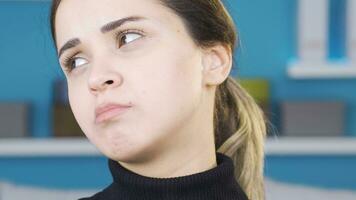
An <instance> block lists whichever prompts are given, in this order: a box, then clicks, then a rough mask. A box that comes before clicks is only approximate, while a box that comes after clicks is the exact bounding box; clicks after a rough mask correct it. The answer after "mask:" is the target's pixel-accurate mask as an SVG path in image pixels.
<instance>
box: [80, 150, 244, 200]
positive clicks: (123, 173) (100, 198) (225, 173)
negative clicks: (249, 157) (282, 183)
mask: <svg viewBox="0 0 356 200" xmlns="http://www.w3.org/2000/svg"><path fill="white" fill-rule="evenodd" d="M216 158H217V160H216V161H217V166H216V167H214V168H212V169H209V170H206V171H203V172H199V173H196V174H191V175H187V176H180V177H172V178H153V177H146V176H142V175H139V174H136V173H134V172H132V171H130V170H128V169H126V168H124V167H123V166H122V165H120V164H119V163H118V162H116V161H114V160H111V159H109V160H108V163H109V168H110V172H111V174H112V176H113V180H114V181H113V183H112V184H111V185H109V186H108V187H107V188H105V189H104V190H102V191H100V192H98V193H97V194H95V195H93V196H92V197H88V198H81V199H79V200H172V199H175V200H193V199H194V200H248V198H247V197H246V195H245V193H244V192H243V191H242V189H241V187H240V186H239V184H238V183H237V182H236V180H235V178H234V165H233V162H232V160H231V158H230V157H228V156H226V155H224V154H222V153H219V152H216Z"/></svg>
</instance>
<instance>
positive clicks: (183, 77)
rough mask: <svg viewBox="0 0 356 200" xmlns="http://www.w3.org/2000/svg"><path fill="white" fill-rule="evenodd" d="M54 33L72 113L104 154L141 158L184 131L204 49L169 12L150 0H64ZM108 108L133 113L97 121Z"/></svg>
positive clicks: (194, 104) (196, 100)
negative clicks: (101, 108)
mask: <svg viewBox="0 0 356 200" xmlns="http://www.w3.org/2000/svg"><path fill="white" fill-rule="evenodd" d="M120 19H129V20H128V21H125V22H124V23H117V22H118V21H117V20H120ZM110 22H114V23H111V24H109V23H110ZM115 22H116V23H115ZM119 24H121V26H118V25H119ZM55 28H56V37H57V41H56V43H57V47H58V51H60V49H62V48H63V46H65V47H64V49H63V50H61V55H60V63H61V67H62V69H63V70H64V72H65V76H66V78H67V82H68V95H69V101H70V105H71V108H72V111H73V113H74V116H75V118H76V120H77V121H78V124H79V125H80V127H81V129H82V130H83V132H84V133H85V135H86V136H87V137H88V139H89V140H90V141H91V142H92V143H93V144H95V145H96V146H97V147H98V148H99V149H100V150H101V151H102V152H103V153H104V154H105V155H106V156H108V157H110V158H113V159H116V160H126V161H129V160H130V159H132V160H134V158H135V159H138V155H140V156H142V157H141V158H142V159H143V158H144V156H148V154H150V153H152V152H155V151H157V149H158V148H160V147H163V146H164V143H165V142H167V141H168V140H170V139H173V138H177V137H176V134H179V132H180V131H182V130H183V129H185V130H187V127H188V126H189V123H190V117H191V116H193V115H194V113H195V111H196V110H197V109H198V107H199V106H201V105H202V101H203V99H204V90H203V84H202V67H203V66H202V50H201V49H200V48H198V47H197V46H196V45H195V44H194V42H193V40H192V38H191V37H190V36H189V35H188V32H187V30H186V28H185V27H184V25H183V22H182V20H181V18H179V17H178V16H177V15H175V14H174V13H173V12H172V11H171V10H169V9H168V8H166V7H164V6H162V5H160V4H159V3H158V1H157V2H156V1H154V0H144V1H143V0H130V1H127V0H100V1H98V0H85V1H76V0H63V1H62V3H61V4H60V6H59V8H58V11H57V16H56V26H55ZM122 31H124V32H123V33H121V34H119V32H122ZM72 39H74V40H72ZM69 40H72V41H71V42H69V43H67V42H68V41H69ZM65 44H66V45H65ZM70 57H73V59H72V62H70V63H69V66H65V64H64V61H65V59H66V58H70ZM66 68H70V69H71V71H67V69H66ZM106 103H116V104H124V105H129V106H130V107H129V108H127V109H126V110H125V111H124V112H123V113H121V114H119V115H116V116H115V117H112V118H109V119H106V120H102V121H100V122H96V115H95V110H96V108H98V107H99V106H101V105H104V104H106ZM186 139H187V141H188V140H189V139H190V138H186ZM177 142H178V141H177ZM173 148H174V147H173ZM135 156H136V157H135Z"/></svg>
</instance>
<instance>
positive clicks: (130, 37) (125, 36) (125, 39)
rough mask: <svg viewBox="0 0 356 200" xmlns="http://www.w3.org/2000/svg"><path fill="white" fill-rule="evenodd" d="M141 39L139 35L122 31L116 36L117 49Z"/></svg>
mask: <svg viewBox="0 0 356 200" xmlns="http://www.w3.org/2000/svg"><path fill="white" fill-rule="evenodd" d="M140 37H142V34H141V33H137V32H133V31H130V30H126V31H122V32H119V33H118V34H117V40H118V48H120V47H122V46H124V45H126V44H128V43H130V42H132V41H134V40H137V39H139V38H140Z"/></svg>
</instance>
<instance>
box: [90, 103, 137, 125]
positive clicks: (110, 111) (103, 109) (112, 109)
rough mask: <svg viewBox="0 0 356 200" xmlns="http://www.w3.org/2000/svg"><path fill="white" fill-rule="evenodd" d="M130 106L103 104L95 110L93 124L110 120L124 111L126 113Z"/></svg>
mask: <svg viewBox="0 0 356 200" xmlns="http://www.w3.org/2000/svg"><path fill="white" fill-rule="evenodd" d="M130 107H131V106H129V105H122V104H114V103H109V104H104V105H103V106H100V107H98V108H96V109H95V123H96V124H99V123H102V122H104V121H107V120H109V119H112V118H114V117H116V116H118V115H120V114H122V113H124V112H125V111H127V110H128V109H129V108H130Z"/></svg>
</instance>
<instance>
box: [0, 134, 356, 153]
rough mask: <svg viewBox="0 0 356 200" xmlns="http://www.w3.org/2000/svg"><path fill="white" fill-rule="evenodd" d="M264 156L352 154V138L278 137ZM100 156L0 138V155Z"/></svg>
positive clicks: (61, 145) (82, 146)
mask: <svg viewBox="0 0 356 200" xmlns="http://www.w3.org/2000/svg"><path fill="white" fill-rule="evenodd" d="M265 150H266V154H267V155H356V138H330V137H315V138H312V137H295V138H293V137H279V138H268V139H267V141H266V147H265ZM34 156H35V157H39V156H102V154H101V153H100V152H99V151H98V150H97V149H96V147H95V146H94V145H92V144H91V143H90V142H89V141H88V140H87V139H83V138H66V139H64V138H62V139H0V157H34Z"/></svg>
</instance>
